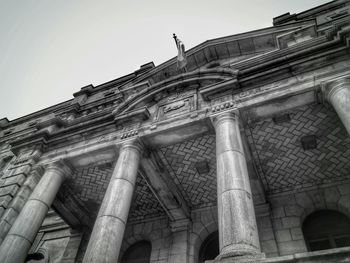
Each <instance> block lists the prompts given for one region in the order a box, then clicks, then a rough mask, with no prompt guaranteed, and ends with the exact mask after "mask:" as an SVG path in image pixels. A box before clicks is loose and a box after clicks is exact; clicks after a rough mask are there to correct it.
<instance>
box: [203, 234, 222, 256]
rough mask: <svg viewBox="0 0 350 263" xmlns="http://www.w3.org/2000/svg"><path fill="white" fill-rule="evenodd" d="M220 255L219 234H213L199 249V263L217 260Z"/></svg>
mask: <svg viewBox="0 0 350 263" xmlns="http://www.w3.org/2000/svg"><path fill="white" fill-rule="evenodd" d="M218 255H219V233H218V232H214V233H211V234H210V235H209V236H208V237H207V238H206V239H205V240H204V242H203V243H202V245H201V248H200V249H199V263H203V262H205V261H206V260H211V259H215V258H216V257H217V256H218Z"/></svg>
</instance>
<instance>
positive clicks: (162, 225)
mask: <svg viewBox="0 0 350 263" xmlns="http://www.w3.org/2000/svg"><path fill="white" fill-rule="evenodd" d="M349 43H350V1H347V0H336V1H332V2H329V3H327V4H325V5H322V6H319V7H315V8H313V9H310V10H307V11H305V12H301V13H299V14H289V13H288V14H284V15H281V16H279V17H276V18H274V19H273V26H272V27H269V28H264V29H260V30H256V31H252V32H247V33H243V34H239V35H233V36H228V37H223V38H218V39H213V40H208V41H206V42H204V43H202V44H200V45H198V46H196V47H194V48H192V49H190V50H188V51H187V70H186V72H182V71H179V70H178V69H177V65H176V58H173V59H170V60H169V61H167V62H165V63H163V64H161V65H159V66H156V67H155V66H154V64H153V63H148V64H145V65H143V66H141V67H140V69H139V70H136V71H135V72H133V73H130V74H128V75H126V76H123V77H121V78H118V79H115V80H113V81H110V82H107V83H104V84H102V85H99V86H96V87H95V86H92V85H89V86H86V87H83V88H81V90H80V91H78V92H76V93H74V94H73V96H74V98H73V99H71V100H69V101H65V102H62V103H60V104H58V105H54V106H52V107H49V108H47V109H43V110H41V111H38V112H35V113H32V114H29V115H27V116H24V117H21V118H18V119H15V120H12V121H9V120H8V119H6V118H4V119H1V120H0V244H1V246H0V261H1V262H6V263H9V262H11V263H19V262H65V263H68V262H84V263H86V262H122V263H126V262H133V263H136V262H138V263H141V262H152V263H166V262H169V263H170V262H171V263H172V262H174V263H175V262H176V263H179V262H181V263H182V262H184V263H197V262H198V263H200V262H204V261H207V262H211V261H212V262H266V263H267V262H350V247H349V245H350V223H349V222H350V220H349V216H350V138H349V133H350V54H349V51H350V49H349Z"/></svg>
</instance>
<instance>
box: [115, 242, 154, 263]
mask: <svg viewBox="0 0 350 263" xmlns="http://www.w3.org/2000/svg"><path fill="white" fill-rule="evenodd" d="M151 252H152V244H151V242H149V241H146V240H142V241H139V242H136V243H135V244H133V245H132V246H130V247H129V248H128V249H127V250H126V251H125V253H124V255H123V257H122V259H121V263H149V262H150V259H151Z"/></svg>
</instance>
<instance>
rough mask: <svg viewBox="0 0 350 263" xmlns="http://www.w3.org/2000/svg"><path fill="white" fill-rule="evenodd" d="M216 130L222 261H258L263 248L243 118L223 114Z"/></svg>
mask: <svg viewBox="0 0 350 263" xmlns="http://www.w3.org/2000/svg"><path fill="white" fill-rule="evenodd" d="M214 126H215V131H216V162H217V191H218V196H217V199H218V219H219V243H220V255H219V257H218V259H224V258H227V257H239V258H241V257H246V256H248V257H251V256H253V257H256V256H258V255H260V246H259V238H258V230H257V226H256V220H255V212H254V205H253V199H252V193H251V189H250V183H249V176H248V171H247V164H246V159H245V156H244V150H243V145H242V140H241V135H240V130H239V117H238V115H236V114H234V113H222V114H220V115H218V116H215V117H214ZM251 262H257V261H256V260H254V261H251Z"/></svg>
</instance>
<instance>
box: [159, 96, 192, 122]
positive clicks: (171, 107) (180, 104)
mask: <svg viewBox="0 0 350 263" xmlns="http://www.w3.org/2000/svg"><path fill="white" fill-rule="evenodd" d="M195 110H197V93H196V91H189V92H184V93H179V92H177V93H175V94H171V95H169V96H167V97H166V98H163V99H161V100H160V101H159V102H158V104H157V107H156V111H155V114H154V117H153V122H157V121H162V120H165V119H169V118H173V117H176V116H179V115H183V114H188V113H190V112H192V111H195Z"/></svg>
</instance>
